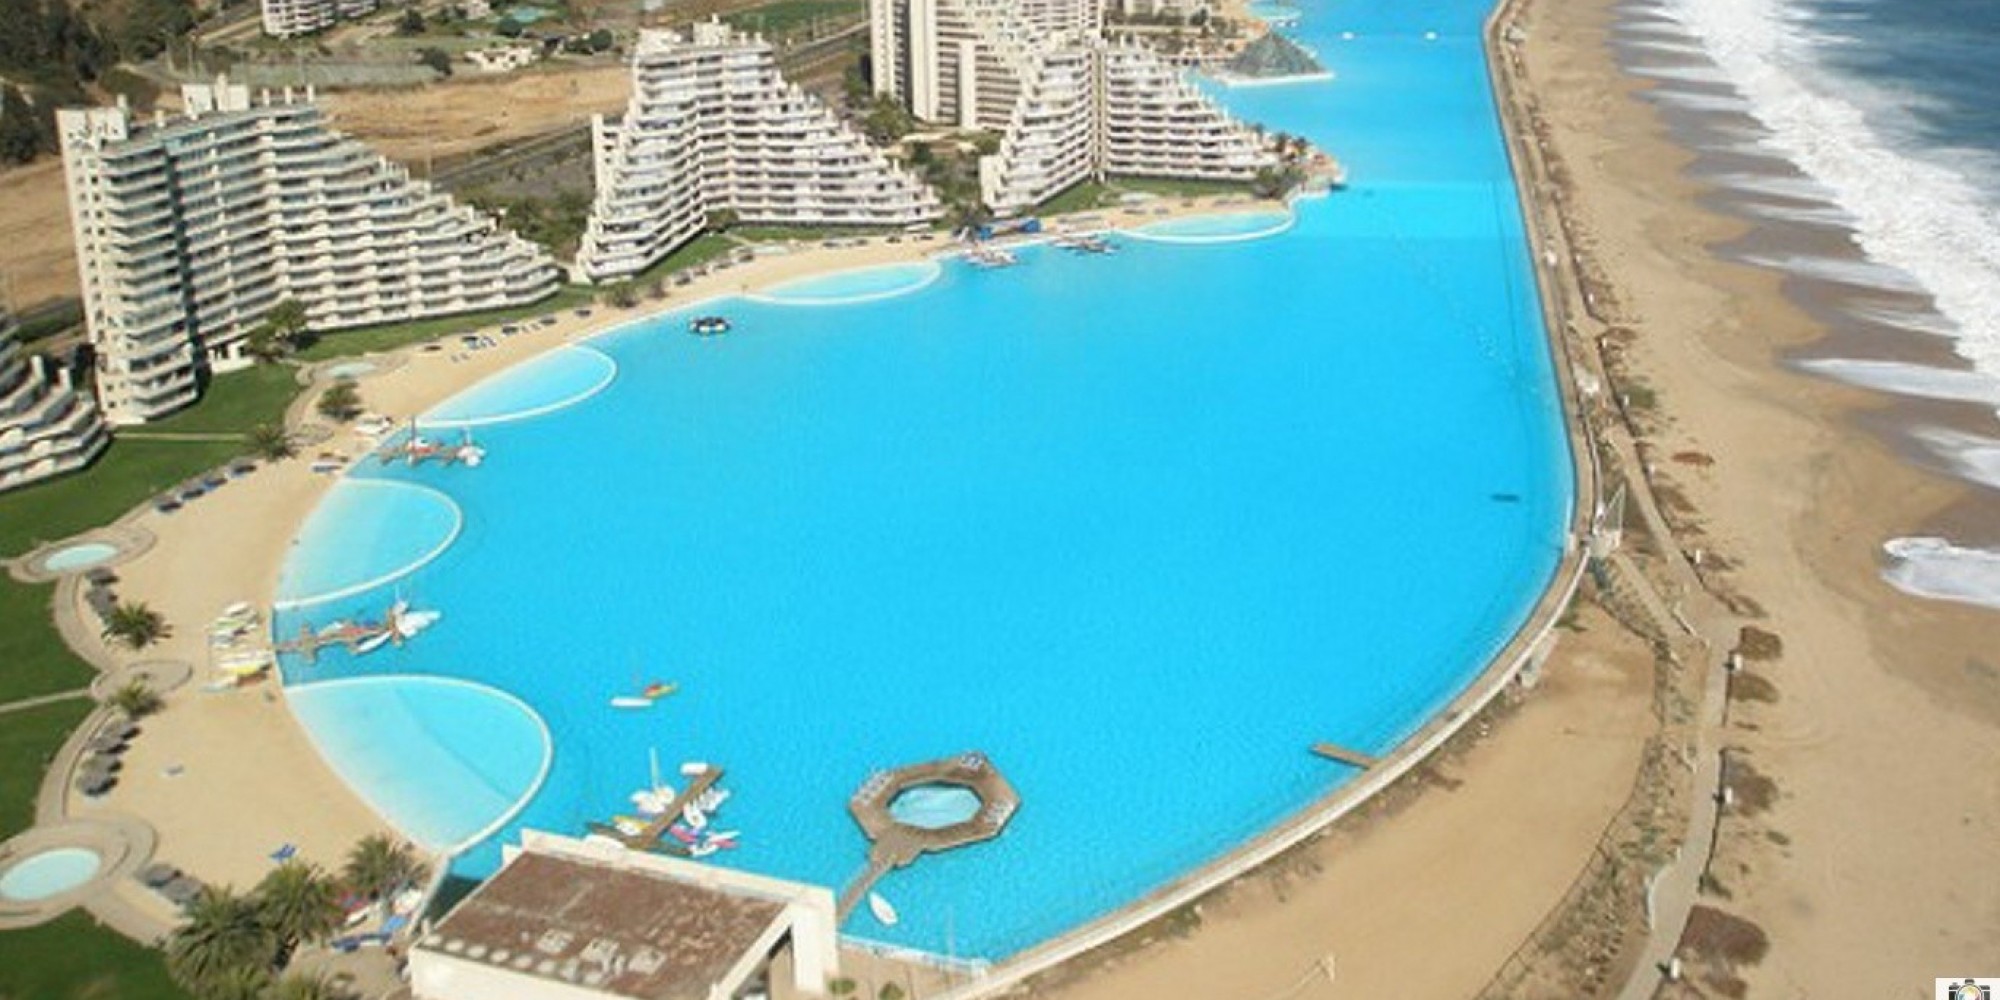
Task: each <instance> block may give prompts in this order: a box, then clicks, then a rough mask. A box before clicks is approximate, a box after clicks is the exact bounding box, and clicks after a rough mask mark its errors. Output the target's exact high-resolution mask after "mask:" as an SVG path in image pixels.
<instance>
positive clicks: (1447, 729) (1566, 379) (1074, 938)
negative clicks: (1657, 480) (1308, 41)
mask: <svg viewBox="0 0 2000 1000" xmlns="http://www.w3.org/2000/svg"><path fill="white" fill-rule="evenodd" d="M1514 3H1515V0H1498V2H1497V3H1496V4H1495V5H1494V7H1493V9H1492V10H1491V11H1490V12H1489V13H1488V15H1487V17H1486V20H1485V22H1484V23H1483V24H1482V26H1481V32H1480V34H1481V38H1482V41H1483V43H1484V45H1483V48H1482V53H1483V56H1484V58H1483V61H1484V62H1485V64H1486V72H1487V81H1488V86H1489V87H1490V88H1491V96H1492V98H1493V101H1494V106H1493V109H1492V110H1493V114H1494V118H1495V127H1496V128H1497V129H1499V131H1500V136H1501V140H1502V144H1503V145H1504V147H1505V149H1506V155H1507V162H1508V167H1509V174H1510V179H1511V180H1512V182H1513V186H1514V192H1515V198H1516V204H1515V208H1516V211H1517V212H1519V214H1520V219H1521V225H1522V230H1523V233H1522V235H1523V240H1524V242H1525V243H1526V246H1525V247H1524V248H1523V249H1524V251H1525V264H1526V266H1527V268H1528V270H1529V272H1530V274H1531V276H1532V279H1533V281H1534V283H1535V290H1536V297H1537V300H1538V303H1537V304H1538V306H1539V317H1540V320H1541V325H1542V342H1543V347H1544V349H1546V350H1547V351H1548V352H1549V357H1550V361H1551V374H1552V375H1553V376H1554V378H1555V380H1556V383H1557V388H1558V389H1559V390H1560V391H1559V392H1558V393H1557V398H1558V399H1559V401H1560V404H1561V412H1560V414H1558V416H1559V418H1560V420H1561V423H1562V427H1563V432H1564V433H1563V434H1562V442H1563V446H1564V447H1565V448H1566V450H1567V451H1568V454H1569V458H1570V476H1569V481H1568V485H1569V486H1570V490H1569V497H1568V499H1569V511H1568V516H1567V517H1566V518H1564V525H1565V527H1564V537H1563V548H1562V554H1561V557H1560V558H1559V559H1558V560H1557V562H1556V564H1555V566H1553V567H1552V568H1551V569H1550V572H1549V576H1548V579H1547V581H1546V582H1545V583H1544V584H1543V586H1542V588H1541V590H1540V593H1539V594H1538V595H1537V597H1536V599H1535V602H1534V603H1533V604H1531V605H1529V611H1528V614H1527V616H1526V617H1525V618H1524V619H1523V620H1522V623H1521V625H1520V626H1519V627H1518V628H1516V629H1515V630H1514V631H1513V632H1512V634H1511V635H1510V636H1509V638H1508V640H1507V642H1506V643H1505V644H1504V645H1502V646H1501V647H1500V649H1499V650H1498V651H1497V652H1496V653H1495V654H1494V655H1493V656H1492V658H1491V659H1489V660H1488V662H1487V664H1486V666H1485V667H1484V668H1483V669H1482V670H1481V671H1480V672H1479V673H1478V674H1477V675H1475V676H1474V677H1473V678H1472V679H1471V680H1470V681H1468V682H1467V683H1466V685H1465V686H1464V687H1462V688H1460V689H1459V691H1458V693H1457V694H1456V695H1454V696H1453V697H1452V698H1451V699H1450V700H1448V701H1447V702H1445V704H1444V705H1442V706H1441V707H1440V708H1439V709H1438V710H1436V711H1434V712H1432V713H1431V714H1430V715H1429V716H1428V717H1427V719H1426V720H1425V722H1424V723H1423V724H1422V725H1421V726H1419V727H1418V728H1417V729H1416V730H1415V731H1414V732H1412V733H1410V734H1408V735H1407V736H1405V737H1404V738H1403V739H1402V740H1401V741H1399V742H1398V743H1396V745H1395V746H1394V747H1393V748H1391V749H1390V750H1389V751H1388V752H1387V753H1385V754H1383V755H1382V756H1381V757H1380V758H1379V759H1378V761H1377V763H1376V765H1375V766H1374V767H1373V768H1370V769H1368V770H1367V771H1364V772H1362V773H1361V774H1359V775H1358V776H1356V777H1354V778H1352V779H1350V780H1348V781H1345V782H1343V783H1341V784H1340V785H1338V786H1336V787H1335V788H1334V789H1333V790H1331V791H1329V792H1328V793H1326V794H1325V795H1323V796H1321V797H1320V798H1318V799H1317V800H1315V801H1314V802H1313V803H1311V804H1309V805H1307V806H1306V807H1305V808H1303V809H1300V810H1298V811H1296V812H1294V813H1292V814H1291V815H1290V816H1288V817H1286V818H1285V819H1283V820H1281V821H1280V822H1278V823H1277V824H1276V825H1274V826H1272V827H1271V828H1270V829H1267V830H1265V831H1264V832H1263V833H1261V834H1259V835H1257V836H1256V837H1253V838H1251V839H1249V840H1247V841H1244V842H1243V843H1241V844H1238V845H1237V846H1236V847H1234V848H1232V849H1231V850H1229V851H1228V852H1227V853H1225V854H1223V855H1222V856H1221V857H1219V858H1216V859H1215V860H1213V861H1210V862H1209V863H1208V864H1205V865H1202V866H1201V867H1199V868H1196V869H1194V870H1193V871H1190V872H1188V873H1186V874H1184V875H1182V876H1180V877H1179V878H1176V879H1174V880H1173V881H1171V882H1168V883H1167V884H1165V885H1163V886H1161V887H1159V888H1157V889H1155V890H1153V891H1152V892H1150V893H1147V894H1146V895H1145V896H1143V897H1141V898H1139V899H1138V900H1135V901H1133V902H1131V903H1129V904H1127V905H1125V906H1121V907H1119V908H1118V909H1116V910H1114V911H1112V912H1110V913H1107V914H1104V915H1102V916H1100V917H1098V918H1096V919H1094V920H1091V921H1089V922H1087V923H1085V924H1083V925H1081V926H1079V927H1076V928H1073V929H1071V930H1070V931H1068V932H1066V933H1064V934H1061V935H1058V936H1057V937H1055V938H1051V939H1049V940H1046V941H1043V942H1042V943H1040V944H1037V945H1034V946H1032V947H1030V948H1026V949H1023V950H1021V951H1018V952H1014V953H1012V954H1010V955H1007V956H1005V957H1003V958H1002V959H1000V960H998V961H996V962H991V963H976V962H975V963H967V962H965V961H964V960H956V959H951V958H947V957H945V956H939V955H933V954H931V953H929V952H924V951H921V950H918V949H910V948H906V947H903V946H899V945H882V944H880V943H879V942H874V941H870V940H869V939H867V938H864V937H856V936H850V935H842V936H841V940H842V941H843V942H845V943H848V944H850V945H853V946H856V947H861V948H866V949H869V950H874V951H880V952H883V953H885V954H893V955H896V956H899V957H902V958H905V959H912V960H917V961H923V962H927V963H930V964H934V965H938V966H941V967H948V968H954V969H963V968H965V967H967V966H968V965H972V966H975V967H977V968H978V969H979V970H980V973H981V974H980V976H979V977H978V978H977V979H976V980H975V981H974V982H971V983H968V984H966V985H964V986H961V987H958V988H957V989H952V990H947V991H946V992H945V993H943V994H940V995H939V997H938V1000H973V998H978V997H988V996H993V995H996V994H998V993H1001V992H1004V991H1006V990H1008V989H1010V988H1012V987H1014V986H1016V985H1018V984H1020V983H1021V982H1023V981H1025V980H1027V979H1028V978H1030V977H1032V976H1035V975H1038V974H1040V973H1043V972H1046V971H1048V970H1050V969H1052V968H1054V967H1056V966H1058V965H1061V964H1063V963H1064V962H1068V961H1071V960H1073V959H1076V958H1079V957H1081V956H1083V955H1085V954H1088V953H1090V952H1092V951H1095V950H1096V949H1098V948H1101V947H1104V946H1106V945H1109V944H1111V943H1113V942H1115V941H1117V940H1118V939H1120V938H1122V937H1125V936H1126V935H1128V934H1131V933H1133V932H1135V931H1138V930H1140V929H1141V928H1143V927H1144V926H1146V925H1148V924H1150V923H1152V922H1154V921H1156V920H1158V919H1160V918H1162V917H1165V916H1167V915H1168V914H1170V913H1172V912H1173V911H1174V910H1177V909H1179V908H1181V907H1183V906H1187V905H1189V904H1192V903H1194V902H1195V901H1196V900H1198V899H1200V898H1201V897H1202V896H1204V895H1207V894H1208V893H1210V892H1213V891H1215V890H1216V889H1218V888H1221V887H1222V886H1224V885H1226V884H1228V883H1230V882H1232V881H1234V880H1236V879H1238V878H1240V877H1242V876H1244V875H1246V874H1248V873H1250V872H1251V871H1253V870H1254V869H1256V868H1257V867H1258V866H1260V865H1262V864H1264V863H1266V862H1268V861H1270V860H1271V859H1273V858H1275V857H1277V856H1278V855H1280V854H1283V853H1284V852H1285V851H1288V850H1290V849H1291V848H1293V847H1296V846H1298V845H1299V844H1301V843H1303V842H1305V841H1306V840H1307V839H1308V838H1310V837H1312V836H1314V835H1316V834H1318V833H1319V832H1320V831H1322V830H1324V829H1326V828H1327V827H1329V826H1331V825H1332V824H1334V823H1335V822H1338V821H1339V820H1340V819H1342V818H1343V817H1345V816H1347V815H1348V814H1349V813H1352V812H1353V811H1354V810H1355V809H1357V808H1359V807H1360V806H1362V805H1363V804H1365V803H1366V802H1368V801H1369V800H1370V799H1372V798H1374V797H1375V795H1377V794H1378V793H1380V792H1382V791H1385V790H1387V789H1388V788H1389V787H1390V786H1391V785H1393V784H1395V783H1396V782H1397V781H1398V780H1399V779H1401V778H1402V777H1403V776H1404V775H1406V774H1408V773H1409V772H1410V771H1412V770H1414V769H1415V768H1416V767H1417V766H1418V765H1420V764H1422V763H1423V762H1424V761H1426V760H1428V759H1429V758H1430V755H1431V754H1432V753H1434V752H1435V751H1437V750H1438V749H1439V748H1440V747H1442V746H1443V745H1444V744H1445V743H1446V742H1447V741H1449V740H1450V739H1451V738H1452V737H1454V736H1456V735H1457V734H1458V733H1459V732H1460V731H1461V730H1463V729H1464V728H1465V726H1466V724H1467V723H1469V722H1471V721H1472V720H1474V719H1476V718H1479V717H1480V715H1481V713H1482V712H1483V711H1484V710H1485V709H1486V707H1487V706H1488V705H1490V704H1491V703H1492V702H1493V700H1494V699H1495V698H1497V697H1499V696H1500V694H1501V693H1502V692H1504V691H1506V690H1507V689H1508V687H1509V686H1510V685H1512V684H1513V683H1515V681H1516V680H1517V679H1518V678H1519V677H1520V676H1521V674H1522V672H1523V671H1524V670H1526V669H1527V667H1528V666H1529V665H1530V664H1531V663H1533V662H1535V661H1536V659H1537V655H1538V654H1539V653H1541V652H1542V651H1543V649H1544V646H1545V644H1548V643H1549V642H1550V636H1551V635H1552V634H1553V632H1554V630H1555V627H1556V624H1557V623H1558V621H1559V620H1560V618H1561V616H1562V613H1563V611H1564V610H1565V609H1566V608H1567V607H1568V606H1569V604H1570V602H1571V601H1572V600H1573V599H1574V598H1575V596H1576V593H1577V590H1578V588H1579V587H1581V586H1582V583H1583V576H1584V571H1585V569H1586V568H1587V566H1588V564H1589V559H1588V558H1587V556H1588V552H1587V546H1586V544H1585V541H1586V539H1588V538H1590V537H1591V536H1592V533H1593V532H1594V529H1595V528H1596V527H1597V524H1596V522H1597V512H1598V510H1599V509H1600V507H1601V505H1602V503H1603V489H1604V483H1603V476H1602V473H1601V470H1600V469H1599V468H1598V464H1597V449H1596V438H1595V436H1594V435H1593V434H1592V432H1591V429H1590V426H1589V424H1588V423H1587V422H1585V420H1584V419H1583V416H1582V408H1581V403H1580V399H1581V396H1580V392H1579V389H1578V387H1577V380H1576V372H1575V369H1574V368H1573V367H1572V365H1571V363H1570V358H1569V355H1568V352H1567V351H1566V350H1564V348H1563V342H1562V340H1561V339H1560V338H1561V337H1562V331H1563V330H1564V329H1565V328H1566V326H1565V323H1564V319H1563V314H1564V311H1565V306H1564V305H1563V304H1562V303H1563V302H1564V301H1565V298H1564V295H1563V293H1562V291H1561V290H1560V289H1558V288H1555V287H1551V283H1552V282H1553V281H1555V280H1556V279H1554V278H1552V277H1551V276H1550V275H1549V274H1548V273H1547V272H1546V271H1545V270H1544V269H1543V268H1541V267H1539V266H1537V265H1536V263H1535V262H1536V261H1537V260H1539V259H1541V252H1540V251H1541V248H1542V247H1544V246H1547V245H1548V244H1549V242H1550V240H1549V238H1548V237H1547V235H1546V234H1545V232H1544V226H1543V220H1542V219H1541V217H1540V215H1539V214H1538V213H1537V212H1536V211H1535V210H1534V208H1535V202H1534V189H1533V185H1534V182H1535V180H1536V179H1537V177H1538V176H1539V175H1538V173H1536V171H1535V170H1533V169H1532V168H1531V166H1530V165H1529V164H1526V163H1524V162H1523V158H1522V155H1521V153H1520V151H1519V147H1520V145H1521V144H1522V143H1524V142H1526V141H1528V140H1527V139H1524V137H1523V136H1522V134H1521V133H1520V131H1519V128H1518V125H1517V123H1516V122H1515V121H1514V120H1513V118H1512V117H1511V116H1509V115H1508V114H1507V113H1506V111H1505V109H1506V108H1507V107H1508V106H1510V96H1511V92H1510V89H1509V81H1508V79H1507V78H1506V77H1505V75H1504V74H1503V73H1502V71H1501V69H1500V67H1498V66H1497V65H1495V61H1494V58H1493V53H1494V52H1495V51H1496V49H1497V45H1498V37H1499V31H1500V24H1501V22H1502V21H1503V20H1504V19H1505V16H1506V15H1507V13H1508V12H1509V11H1510V10H1511V9H1512V8H1513V6H1514Z"/></svg>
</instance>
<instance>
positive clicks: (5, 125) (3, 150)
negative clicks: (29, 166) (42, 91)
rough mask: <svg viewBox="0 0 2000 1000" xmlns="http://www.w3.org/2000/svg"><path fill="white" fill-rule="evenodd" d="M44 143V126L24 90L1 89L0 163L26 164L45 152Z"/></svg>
mask: <svg viewBox="0 0 2000 1000" xmlns="http://www.w3.org/2000/svg"><path fill="white" fill-rule="evenodd" d="M42 140H43V136H42V127H41V123H40V122H39V121H37V120H36V117H35V109H34V108H32V107H29V106H28V99H27V98H25V97H23V96H21V89H20V88H19V87H15V86H13V85H11V84H9V85H7V86H5V87H0V161H5V162H8V163H26V162H28V161H29V160H32V159H34V158H35V154H37V153H39V152H41V151H42V147H43V141H42Z"/></svg>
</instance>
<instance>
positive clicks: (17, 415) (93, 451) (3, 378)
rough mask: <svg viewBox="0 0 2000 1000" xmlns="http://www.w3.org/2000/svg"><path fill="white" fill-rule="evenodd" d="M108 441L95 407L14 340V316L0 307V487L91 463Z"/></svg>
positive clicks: (10, 486) (64, 376) (109, 441)
mask: <svg viewBox="0 0 2000 1000" xmlns="http://www.w3.org/2000/svg"><path fill="white" fill-rule="evenodd" d="M109 443H111V437H110V435H109V434H107V433H105V430H104V422H103V421H102V420H99V419H98V417H97V407H95V406H92V405H91V403H90V400H89V399H88V398H87V397H85V396H83V395H81V394H79V393H77V392H74V391H72V390H71V388H70V385H69V380H68V378H67V376H66V375H58V374H53V373H51V371H50V368H49V366H48V365H47V364H46V363H45V359H42V358H30V357H27V356H26V355H24V354H23V353H22V351H21V347H20V345H19V344H16V343H15V342H14V319H13V317H11V316H9V315H8V314H7V311H6V310H5V309H0V490H9V489H12V488H14V487H16V486H25V485H27V484H28V483H32V482H36V481H37V480H42V479H47V478H49V477H51V476H59V475H62V474H63V473H65V472H71V471H74V470H76V469H80V468H82V467H84V466H85V465H88V464H90V460H91V459H93V458H96V457H97V454H98V453H99V452H101V451H103V450H104V446H105V445H107V444H109Z"/></svg>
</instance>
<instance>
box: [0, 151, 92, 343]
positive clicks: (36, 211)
mask: <svg viewBox="0 0 2000 1000" xmlns="http://www.w3.org/2000/svg"><path fill="white" fill-rule="evenodd" d="M77 287H78V286H77V277H76V243H75V241H74V240H73V239H72V238H71V234H70V228H69V193H68V192H67V191H66V190H64V188H63V170H62V161H60V160H57V159H56V158H55V157H53V156H47V157H43V158H42V159H40V160H37V161H35V162H34V163H31V164H29V165H27V166H25V167H14V168H12V169H8V170H0V299H4V300H6V301H7V302H8V303H9V304H11V305H12V306H13V307H14V310H15V311H16V312H22V311H26V310H28V309H32V308H34V307H35V306H38V305H41V304H43V303H45V302H48V301H50V300H52V299H66V298H75V297H76V294H77Z"/></svg>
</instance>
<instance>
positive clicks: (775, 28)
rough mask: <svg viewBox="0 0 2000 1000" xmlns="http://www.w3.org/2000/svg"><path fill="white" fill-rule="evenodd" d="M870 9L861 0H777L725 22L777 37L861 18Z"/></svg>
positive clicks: (740, 13) (739, 27)
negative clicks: (820, 22) (814, 23)
mask: <svg viewBox="0 0 2000 1000" xmlns="http://www.w3.org/2000/svg"><path fill="white" fill-rule="evenodd" d="M866 11H867V6H866V5H865V4H863V3H862V2H861V0H777V2H775V3H767V4H764V5H762V6H758V7H751V8H749V9H748V10H740V11H737V12H736V13H734V14H730V15H727V16H726V17H724V18H723V20H724V21H727V22H729V24H730V25H731V26H733V27H735V28H737V29H738V30H741V31H755V32H758V33H760V34H763V35H766V36H770V37H776V36H778V35H787V34H790V33H792V31H794V30H796V29H798V28H803V27H805V26H806V25H807V24H810V23H812V21H813V19H815V18H822V19H824V20H825V21H826V22H827V24H828V25H829V26H831V25H832V24H834V23H846V22H851V21H855V20H858V19H860V17H861V16H862V14H864V13H865V12H866Z"/></svg>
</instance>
